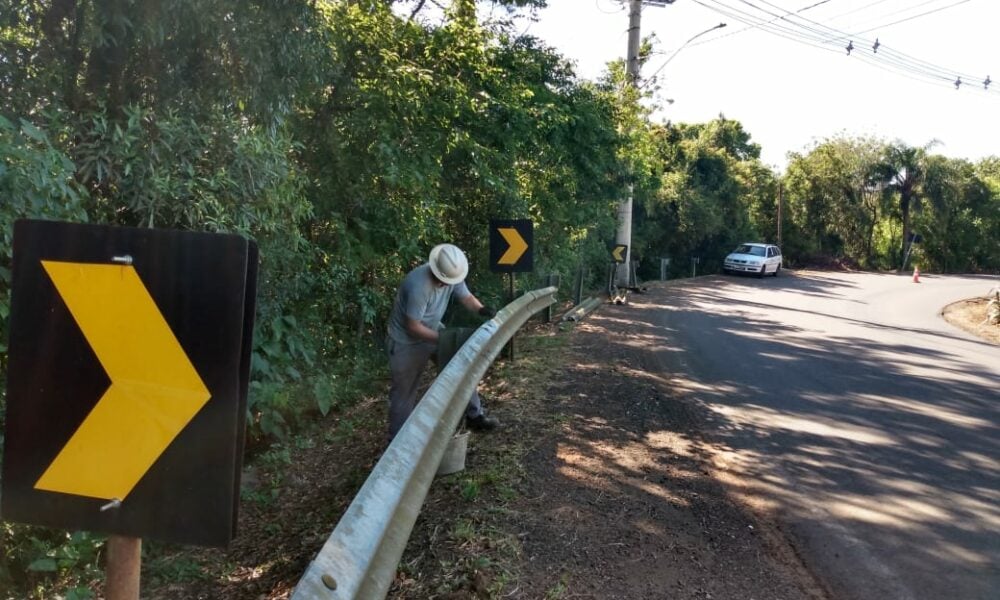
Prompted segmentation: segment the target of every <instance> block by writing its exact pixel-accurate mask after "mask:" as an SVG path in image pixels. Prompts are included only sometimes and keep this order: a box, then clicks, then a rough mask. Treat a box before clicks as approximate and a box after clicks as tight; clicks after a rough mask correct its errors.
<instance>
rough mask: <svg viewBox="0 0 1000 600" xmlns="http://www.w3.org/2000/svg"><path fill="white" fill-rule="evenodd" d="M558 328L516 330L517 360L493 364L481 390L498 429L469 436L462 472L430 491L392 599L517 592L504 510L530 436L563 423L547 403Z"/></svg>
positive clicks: (512, 536) (522, 475)
mask: <svg viewBox="0 0 1000 600" xmlns="http://www.w3.org/2000/svg"><path fill="white" fill-rule="evenodd" d="M558 331H559V330H558V329H557V328H556V327H554V326H551V327H550V326H538V327H535V328H534V329H533V330H531V331H529V332H528V333H523V332H522V333H519V334H518V336H517V348H516V360H515V361H514V362H513V363H510V362H509V361H506V360H504V361H500V362H498V363H495V364H494V366H493V368H492V369H491V371H490V373H489V374H488V376H487V378H486V379H485V380H484V382H483V384H482V386H481V388H480V390H481V392H482V394H483V396H484V398H485V402H486V404H487V409H488V410H490V411H491V412H492V413H493V414H495V415H497V416H498V417H499V418H500V419H501V421H502V422H503V425H504V426H503V428H502V429H501V430H500V431H499V432H496V433H493V434H487V435H474V436H473V438H472V439H471V440H470V457H469V459H467V462H466V470H465V471H462V472H461V473H456V474H453V475H450V476H447V477H443V478H440V479H438V480H436V481H435V482H434V483H433V485H432V486H431V489H430V492H429V493H428V497H427V499H426V500H425V502H424V509H423V511H422V512H421V516H420V519H418V521H417V524H416V526H415V527H414V531H413V533H412V534H411V536H410V543H409V544H408V546H407V549H406V552H405V553H404V555H403V560H402V561H401V574H400V576H399V577H397V580H396V582H395V584H394V585H393V588H392V590H391V591H390V593H389V597H390V598H400V599H401V598H429V597H435V596H442V595H443V596H444V597H447V598H494V599H499V598H503V597H504V594H505V593H509V592H510V590H512V589H514V588H516V586H517V580H518V570H519V564H520V560H521V554H522V547H521V542H520V539H519V538H518V536H517V534H516V532H512V531H509V523H511V522H516V521H517V518H516V515H512V514H511V511H510V509H509V508H508V506H509V505H510V503H512V502H514V501H516V500H518V499H520V498H521V497H522V492H521V490H522V489H524V487H525V481H526V478H527V472H526V470H525V467H524V464H525V459H526V457H527V456H528V454H529V453H530V452H532V450H533V449H534V446H535V444H536V443H537V438H538V436H537V434H536V433H533V432H538V431H544V430H545V429H546V428H549V429H551V428H553V427H554V426H557V424H558V423H559V422H560V421H561V420H562V419H561V418H560V416H559V415H553V414H551V413H550V412H549V411H548V407H547V402H546V400H547V395H548V386H549V382H550V381H551V379H552V377H551V375H552V374H553V372H554V370H555V369H557V368H558V367H560V366H562V364H563V360H564V359H563V357H564V355H565V351H566V349H567V345H568V340H567V337H566V336H565V335H562V334H560V333H559V332H558ZM442 531H446V532H448V533H447V535H444V536H442V535H441V532H442ZM403 565H405V566H403ZM551 597H553V598H558V597H560V596H558V595H556V596H551Z"/></svg>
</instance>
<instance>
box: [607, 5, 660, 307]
mask: <svg viewBox="0 0 1000 600" xmlns="http://www.w3.org/2000/svg"><path fill="white" fill-rule="evenodd" d="M643 2H644V0H628V9H629V10H628V57H627V62H626V63H625V67H626V70H625V72H626V81H625V84H626V85H627V86H630V87H632V88H633V89H636V88H637V87H638V81H639V42H640V40H641V37H640V35H639V32H640V22H641V20H642V5H643ZM673 2H674V0H645V3H646V4H650V5H652V6H666V5H668V4H673ZM632 196H633V185H632V182H631V181H629V183H628V192H627V195H626V197H625V198H623V199H622V200H621V201H620V202H619V203H618V231H617V233H616V234H615V244H616V245H624V246H626V247H627V248H628V250H626V252H625V262H624V263H622V264H624V265H625V268H624V269H620V268H616V269H615V285H617V286H619V287H626V288H630V287H635V281H633V279H632V269H631V267H630V265H631V264H632Z"/></svg>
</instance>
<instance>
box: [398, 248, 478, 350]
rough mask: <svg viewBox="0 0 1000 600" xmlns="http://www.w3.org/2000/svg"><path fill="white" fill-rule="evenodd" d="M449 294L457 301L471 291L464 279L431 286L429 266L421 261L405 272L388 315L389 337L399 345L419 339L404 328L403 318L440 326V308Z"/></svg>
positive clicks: (436, 327) (442, 311)
mask: <svg viewBox="0 0 1000 600" xmlns="http://www.w3.org/2000/svg"><path fill="white" fill-rule="evenodd" d="M452 294H454V295H455V298H456V299H457V300H461V299H463V298H466V297H468V296H471V295H472V293H471V292H470V291H469V288H468V287H466V285H465V282H464V281H463V282H462V283H458V284H455V285H445V286H437V285H434V279H433V275H432V274H431V267H430V265H428V264H423V265H420V266H419V267H417V268H416V269H413V270H412V271H410V272H409V273H407V275H406V277H404V278H403V283H402V284H400V286H399V292H398V293H397V294H396V302H395V303H394V304H393V306H392V313H391V314H390V315H389V337H391V338H392V339H393V340H395V341H396V342H398V343H400V344H417V343H419V342H421V341H423V340H420V339H418V338H415V337H413V336H412V335H410V333H409V332H408V331H406V319H407V318H410V319H416V320H417V321H420V322H421V323H423V324H424V325H425V326H427V327H429V328H431V329H435V330H436V329H440V327H441V319H442V317H444V311H445V310H447V309H448V301H449V300H450V299H451V296H452Z"/></svg>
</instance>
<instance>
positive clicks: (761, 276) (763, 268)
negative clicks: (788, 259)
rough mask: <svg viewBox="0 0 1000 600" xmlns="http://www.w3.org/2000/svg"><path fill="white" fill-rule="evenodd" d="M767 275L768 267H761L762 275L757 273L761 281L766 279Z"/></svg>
mask: <svg viewBox="0 0 1000 600" xmlns="http://www.w3.org/2000/svg"><path fill="white" fill-rule="evenodd" d="M765 273H767V265H761V266H760V273H757V277H758V278H760V279H764V274H765Z"/></svg>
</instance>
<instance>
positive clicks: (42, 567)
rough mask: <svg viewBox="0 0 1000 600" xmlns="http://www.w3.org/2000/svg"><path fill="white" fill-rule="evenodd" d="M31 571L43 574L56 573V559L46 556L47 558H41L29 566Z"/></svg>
mask: <svg viewBox="0 0 1000 600" xmlns="http://www.w3.org/2000/svg"><path fill="white" fill-rule="evenodd" d="M28 570H29V571H38V572H41V573H55V572H56V559H54V558H50V557H48V556H46V557H45V558H39V559H38V560H36V561H35V562H33V563H31V564H30V565H28Z"/></svg>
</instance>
